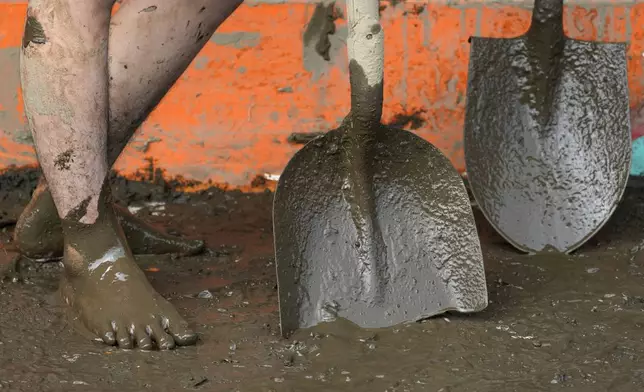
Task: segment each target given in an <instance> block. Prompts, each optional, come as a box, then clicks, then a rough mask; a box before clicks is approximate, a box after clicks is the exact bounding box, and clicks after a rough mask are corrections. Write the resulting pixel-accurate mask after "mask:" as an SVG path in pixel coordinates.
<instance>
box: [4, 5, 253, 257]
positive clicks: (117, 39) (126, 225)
mask: <svg viewBox="0 0 644 392" xmlns="http://www.w3.org/2000/svg"><path fill="white" fill-rule="evenodd" d="M241 2H242V0H191V1H186V0H166V1H164V2H162V3H159V2H155V1H151V0H128V1H126V2H125V3H124V4H123V5H122V6H121V8H120V9H119V10H118V12H117V13H116V15H114V17H113V18H112V21H111V28H110V44H109V56H110V57H111V58H112V61H111V62H110V64H109V72H110V79H111V80H110V87H109V88H110V90H109V92H110V118H109V129H108V142H107V150H108V164H109V165H110V166H111V165H112V164H113V163H114V162H115V161H116V159H117V158H118V156H119V154H120V153H121V151H122V150H123V148H124V147H125V145H126V144H127V142H128V140H129V139H130V137H131V136H132V135H133V134H134V132H135V130H136V129H137V128H138V126H139V125H140V124H141V123H142V122H143V121H144V120H145V118H146V117H147V116H148V114H149V113H150V112H151V111H152V110H153V109H154V107H155V106H156V105H157V104H158V102H159V101H160V100H161V99H162V98H163V96H164V95H165V94H166V92H167V91H168V90H169V89H170V87H171V86H172V85H173V84H174V82H175V81H176V80H177V79H178V78H179V76H180V75H181V74H182V73H183V72H184V71H185V69H186V68H187V67H188V65H189V64H190V62H191V61H192V60H193V58H194V57H195V56H196V55H197V53H198V52H199V51H200V50H201V49H202V48H203V46H204V45H205V43H206V42H207V41H208V39H209V38H210V36H211V35H212V34H213V33H214V31H215V30H216V29H217V28H218V27H219V25H221V23H222V22H223V21H224V20H225V19H226V18H227V17H228V16H230V15H231V14H232V12H233V11H234V10H235V9H236V8H237V7H238V6H239V5H240V4H241ZM179 27H181V28H179ZM116 214H117V217H118V218H119V221H120V223H121V226H122V227H123V230H124V232H125V235H126V237H127V240H128V244H129V245H130V248H131V249H132V251H133V252H134V253H136V254H142V253H148V254H165V253H182V254H194V253H197V252H199V251H200V250H201V249H202V248H203V242H201V241H191V240H185V239H180V238H177V237H174V236H170V235H167V234H165V233H163V232H161V231H159V230H157V229H156V228H154V227H152V226H150V225H147V224H146V223H145V222H143V221H141V220H140V219H137V218H136V217H135V216H133V215H131V214H130V213H129V212H128V211H127V209H124V208H122V207H118V206H117V207H116ZM14 240H15V244H16V245H17V247H18V249H19V250H20V251H21V253H22V254H23V255H25V256H27V257H30V258H33V259H44V260H46V259H50V258H57V257H61V256H62V253H63V235H62V229H61V227H60V220H59V218H58V215H57V213H56V209H55V207H54V201H53V199H52V197H51V193H50V192H49V190H48V188H47V184H46V181H44V179H41V183H40V184H39V185H38V187H37V189H36V191H35V192H34V194H33V196H32V199H31V202H30V203H29V205H28V206H27V207H26V208H25V210H24V212H23V213H22V215H21V216H20V219H19V221H18V223H17V225H16V229H15V231H14Z"/></svg>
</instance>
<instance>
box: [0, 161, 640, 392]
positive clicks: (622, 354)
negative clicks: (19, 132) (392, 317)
mask: <svg viewBox="0 0 644 392" xmlns="http://www.w3.org/2000/svg"><path fill="white" fill-rule="evenodd" d="M36 178H37V173H35V172H28V173H27V172H21V173H8V174H6V175H4V177H3V178H0V211H2V212H3V213H4V214H0V224H3V225H6V227H5V228H4V229H2V233H0V236H1V237H0V238H2V241H3V244H4V247H5V250H6V252H4V251H0V264H1V265H3V266H4V270H5V274H6V273H7V271H8V270H7V267H8V266H9V265H10V263H9V262H10V260H11V259H12V258H13V256H14V255H15V253H13V252H12V250H11V243H10V234H11V229H12V226H11V220H12V219H13V218H15V217H16V216H17V214H18V213H19V212H20V209H21V207H22V206H23V205H24V204H25V203H26V202H27V199H28V197H29V194H30V192H31V189H32V188H33V186H34V185H35V180H36ZM116 183H117V189H118V192H117V195H118V197H119V198H120V199H121V200H122V203H124V204H127V205H129V206H131V207H137V206H143V208H141V209H140V210H138V212H137V214H139V215H141V216H144V217H146V218H147V219H149V220H150V221H152V222H155V223H157V224H159V225H161V226H164V227H167V228H168V229H172V230H177V231H179V232H181V233H183V234H185V235H186V236H189V237H201V238H204V239H205V240H206V241H207V245H208V248H209V252H208V254H206V255H202V256H198V257H190V258H181V259H173V258H172V257H170V256H168V257H141V258H140V262H141V264H142V265H143V266H144V268H146V270H147V271H148V272H147V274H148V276H149V278H150V279H151V280H152V284H153V285H154V286H155V287H156V288H157V289H158V290H159V291H160V292H161V293H162V294H163V295H165V296H166V297H168V298H169V299H170V300H171V301H172V302H173V303H174V304H175V305H176V306H177V307H178V308H179V310H180V311H181V312H182V313H183V314H185V315H187V318H188V320H189V321H190V322H192V323H193V324H194V325H195V326H196V329H197V330H198V332H199V333H200V335H201V341H200V343H199V345H198V346H197V347H191V348H182V349H178V350H176V351H173V352H139V351H123V350H118V349H113V348H110V347H107V346H104V345H101V344H98V343H94V342H91V341H86V340H84V339H83V338H81V337H79V336H78V335H76V333H75V332H74V331H73V330H72V329H71V328H70V327H69V326H68V324H67V321H66V314H65V312H64V308H63V307H62V306H61V305H60V302H59V300H58V297H57V295H56V288H57V276H58V274H59V272H60V270H59V267H58V264H56V263H53V264H52V263H50V264H48V265H44V266H42V265H36V264H30V263H23V264H22V269H21V271H20V276H22V277H23V278H26V282H24V283H20V282H18V283H14V282H11V280H10V279H5V281H4V282H2V283H0V309H1V314H0V390H2V391H4V390H7V391H146V390H150V391H182V390H196V391H244V392H245V391H297V392H306V391H436V392H438V391H442V392H448V391H449V392H455V391H495V392H504V391H558V390H566V391H579V392H582V391H583V392H589V391H642V390H644V261H643V260H644V257H642V258H639V259H638V258H637V251H638V250H639V249H640V247H644V245H643V244H644V241H642V240H643V239H644V188H642V187H639V186H633V187H630V188H629V189H628V191H627V193H626V196H625V198H624V201H623V202H622V204H621V205H620V207H619V209H618V211H617V213H616V214H615V215H614V217H613V218H612V220H611V221H610V222H609V224H608V225H607V226H606V227H605V228H604V229H603V230H602V231H601V233H600V234H598V235H597V236H596V237H595V238H593V239H592V240H591V241H590V242H589V243H588V244H586V245H585V246H584V247H583V248H582V249H581V250H580V251H578V252H576V253H575V254H574V255H571V256H556V255H553V256H528V255H522V254H519V253H517V252H516V251H514V250H513V249H512V248H510V247H509V246H507V245H506V244H505V243H504V241H503V240H502V239H501V238H500V237H499V236H498V235H497V234H496V233H495V232H494V231H493V230H492V229H491V228H490V226H489V225H488V224H487V223H486V222H485V221H484V220H483V219H482V218H481V216H480V214H478V215H479V216H478V218H479V219H478V222H479V231H480V234H481V238H482V244H483V249H484V256H485V261H486V268H487V279H488V287H489V292H490V305H489V307H488V309H487V310H486V311H484V312H482V313H479V314H475V315H470V316H460V315H454V314H450V315H445V316H441V317H436V318H433V319H429V320H426V321H424V322H420V323H414V324H410V325H405V326H400V327H397V328H390V329H384V330H378V331H366V330H358V329H356V328H353V327H352V326H351V325H348V324H347V323H343V322H336V323H332V324H328V325H324V326H321V327H318V328H315V329H314V330H312V331H301V332H299V333H298V334H296V336H294V337H292V338H291V339H290V340H284V339H281V338H280V337H279V325H278V313H277V292H276V280H275V271H274V268H275V267H274V263H273V253H272V234H271V199H272V194H271V193H270V192H266V193H260V194H252V195H251V194H243V193H240V192H223V191H221V190H218V189H209V190H206V191H203V192H200V193H198V194H190V195H186V194H182V193H180V192H176V191H174V190H173V189H172V185H173V184H172V183H165V182H164V181H157V184H156V185H150V184H140V183H134V182H128V181H125V180H123V179H118V180H116ZM155 202H156V203H155ZM146 203H147V204H146ZM2 222H4V223H2ZM642 252H643V256H644V251H642ZM206 290H207V291H206ZM200 293H202V294H201V295H199V294H200Z"/></svg>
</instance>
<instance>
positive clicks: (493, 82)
mask: <svg viewBox="0 0 644 392" xmlns="http://www.w3.org/2000/svg"><path fill="white" fill-rule="evenodd" d="M470 43H471V49H470V64H469V75H468V79H469V80H468V87H467V104H466V112H465V134H464V148H465V163H466V166H467V174H468V178H469V182H470V186H471V190H472V193H473V195H474V197H475V198H476V201H477V203H478V205H479V207H480V209H481V210H482V212H483V214H484V215H485V216H486V218H487V219H488V221H489V222H490V223H491V224H492V226H494V228H495V229H496V230H497V231H498V232H499V233H500V234H501V235H502V236H503V237H505V239H506V240H507V241H508V242H509V243H510V244H512V245H514V246H515V247H516V248H518V249H519V250H522V251H525V252H529V253H538V252H545V251H558V252H563V253H569V252H572V251H573V250H575V249H577V248H578V247H579V246H581V245H582V244H583V243H584V242H585V241H587V240H588V239H589V238H590V237H592V236H593V235H594V234H595V233H596V232H597V231H598V230H599V229H600V228H601V227H602V226H603V225H604V224H605V223H606V221H607V220H608V218H609V217H610V216H611V214H612V213H613V212H614V211H615V208H616V207H617V204H618V203H619V201H620V199H621V197H622V195H623V193H624V189H625V187H626V181H627V179H628V174H629V169H630V160H631V136H630V122H629V121H630V120H629V105H628V81H627V70H626V45H625V44H623V43H599V42H589V41H579V40H574V39H570V38H567V37H566V36H565V35H564V31H563V0H536V1H535V3H534V10H533V12H532V23H531V26H530V28H529V30H528V32H527V33H525V34H524V35H522V36H520V37H517V38H512V39H493V38H480V37H472V38H471V39H470Z"/></svg>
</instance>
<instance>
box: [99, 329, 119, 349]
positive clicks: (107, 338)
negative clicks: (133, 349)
mask: <svg viewBox="0 0 644 392" xmlns="http://www.w3.org/2000/svg"><path fill="white" fill-rule="evenodd" d="M99 336H100V337H101V339H102V340H103V342H105V344H107V345H108V346H115V345H116V334H115V333H114V331H112V330H109V331H105V332H103V333H102V334H100V335H99Z"/></svg>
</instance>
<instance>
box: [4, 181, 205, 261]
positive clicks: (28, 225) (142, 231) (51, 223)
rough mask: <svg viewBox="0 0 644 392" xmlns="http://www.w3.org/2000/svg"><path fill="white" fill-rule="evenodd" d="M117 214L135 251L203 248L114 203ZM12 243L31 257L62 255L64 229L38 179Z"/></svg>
mask: <svg viewBox="0 0 644 392" xmlns="http://www.w3.org/2000/svg"><path fill="white" fill-rule="evenodd" d="M114 209H115V213H116V217H117V218H118V220H119V223H120V224H121V227H122V228H123V231H124V233H125V238H127V242H128V245H129V246H130V249H131V250H132V252H133V253H134V254H155V255H160V254H180V255H184V256H192V255H196V254H199V253H201V252H202V251H203V250H204V248H205V247H204V242H203V241H201V240H188V239H183V238H179V237H175V236H171V235H169V234H166V233H164V232H163V231H161V230H160V229H158V228H156V227H154V226H152V225H150V224H149V223H146V222H144V221H143V220H141V219H139V218H137V217H136V216H134V215H132V214H130V212H129V211H128V210H127V209H126V208H124V207H121V206H118V205H114ZM14 243H15V245H16V247H17V248H18V250H19V251H20V253H21V254H22V255H24V256H25V257H28V258H30V259H33V260H43V261H46V260H53V259H59V258H61V257H62V256H63V232H62V228H61V225H60V218H59V217H58V213H57V211H56V207H55V205H54V200H53V199H52V197H51V193H50V192H49V189H48V188H47V183H46V182H44V181H41V182H40V183H39V184H38V187H37V188H36V190H35V191H34V194H33V196H32V198H31V201H30V202H29V204H28V205H27V207H25V210H24V211H23V212H22V214H21V215H20V219H19V220H18V222H17V224H16V228H15V230H14Z"/></svg>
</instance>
